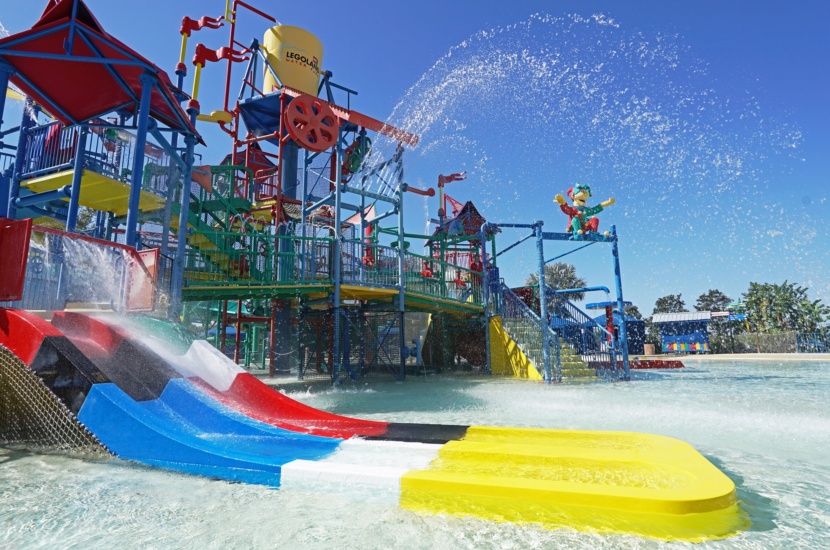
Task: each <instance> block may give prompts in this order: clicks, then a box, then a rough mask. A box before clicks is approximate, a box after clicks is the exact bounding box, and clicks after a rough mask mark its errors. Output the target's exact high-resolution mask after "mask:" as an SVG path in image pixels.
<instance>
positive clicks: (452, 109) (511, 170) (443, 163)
mask: <svg viewBox="0 0 830 550" xmlns="http://www.w3.org/2000/svg"><path fill="white" fill-rule="evenodd" d="M712 80H713V79H712V78H711V77H709V76H708V74H707V70H706V66H705V64H704V63H703V62H701V61H700V60H698V59H696V58H695V56H694V55H693V53H692V52H691V51H690V48H689V47H688V46H686V45H684V43H683V41H682V39H681V38H680V37H679V36H677V35H662V34H658V35H654V36H646V35H645V34H643V33H640V32H636V31H631V30H627V29H626V28H624V26H622V25H621V24H618V23H617V22H616V21H614V20H613V19H611V18H609V17H606V16H603V15H594V16H592V17H582V16H579V15H570V16H565V17H552V16H549V15H541V14H536V15H533V16H531V17H529V18H528V19H527V20H525V21H522V22H520V23H517V24H514V25H508V26H505V27H501V28H495V29H491V30H487V31H481V32H479V33H477V34H475V35H473V36H472V37H470V38H469V39H468V40H465V41H464V42H462V43H461V44H459V45H458V46H456V47H454V48H452V49H451V50H450V51H449V52H448V53H447V54H446V55H445V56H444V57H443V58H441V59H439V60H438V61H437V62H436V63H435V64H434V66H433V67H432V68H431V69H430V70H429V71H427V72H426V73H425V74H424V75H423V76H422V77H421V78H420V79H419V80H418V81H417V82H416V84H415V85H414V86H412V88H411V89H410V90H409V91H408V92H407V93H406V94H405V96H404V97H403V98H402V100H401V101H400V102H399V104H398V105H397V106H396V108H395V109H394V112H393V114H392V116H391V117H390V120H391V122H392V123H393V124H394V125H395V126H397V127H400V128H403V129H405V130H407V131H409V132H412V133H415V134H418V135H419V136H421V142H420V145H419V146H418V148H416V149H415V150H414V151H412V152H411V153H410V154H409V157H408V159H407V163H408V164H407V181H408V182H411V183H413V184H416V185H424V186H429V185H434V182H435V177H436V175H437V174H439V173H448V172H450V171H460V170H467V171H468V174H469V179H468V181H467V182H466V184H465V185H464V186H463V189H458V190H457V191H456V193H457V195H461V196H463V197H465V198H469V199H472V200H473V201H474V202H476V204H477V205H479V206H480V208H481V210H482V213H483V214H484V216H485V217H487V218H488V219H490V220H492V221H505V222H531V221H533V220H537V219H543V220H545V221H546V226H545V229H546V230H548V231H562V230H564V226H565V224H566V219H565V218H564V216H563V215H562V214H561V213H560V212H559V211H558V209H556V208H555V207H554V205H553V204H552V203H551V200H552V198H553V196H554V195H555V194H556V193H563V194H564V192H565V190H567V189H568V187H571V186H572V185H573V184H574V183H575V182H583V183H589V184H590V185H591V187H592V189H593V191H594V197H593V199H591V200H592V201H594V202H592V203H591V204H594V203H598V202H600V201H603V200H605V199H606V198H608V197H609V196H614V197H615V198H616V199H617V200H618V204H616V205H614V206H613V207H611V208H610V209H609V210H608V212H606V213H604V214H602V215H601V224H600V228H601V230H606V229H607V228H608V227H609V226H610V225H611V224H616V225H617V227H618V230H619V232H620V234H621V235H622V236H623V238H624V239H625V245H624V247H625V249H626V250H628V251H629V253H631V254H632V255H633V256H634V259H635V260H637V262H638V263H639V262H643V263H646V264H650V265H649V271H648V274H649V276H646V277H644V278H645V280H643V281H640V282H641V284H646V285H648V284H651V285H656V284H660V283H659V282H658V281H663V279H664V278H665V277H666V276H667V275H669V274H670V273H671V272H672V271H674V270H675V269H676V268H677V266H676V265H675V264H674V263H673V262H671V261H668V262H666V261H665V257H666V255H669V256H671V255H676V254H683V255H686V256H688V255H693V256H697V257H696V259H695V260H694V261H695V263H696V264H697V265H696V267H697V268H698V271H712V270H717V269H718V268H719V267H721V266H722V265H723V263H724V262H734V267H735V268H736V269H737V270H738V271H743V275H744V276H746V277H749V278H750V280H754V279H752V277H753V276H754V273H753V271H752V266H758V265H762V266H763V267H764V269H766V270H769V272H773V271H772V269H773V268H772V267H771V266H770V262H769V258H768V257H769V256H770V255H771V254H772V253H773V252H780V251H784V252H786V254H787V255H788V256H789V257H792V256H793V255H797V256H798V257H799V259H803V260H805V262H804V268H803V273H804V274H805V276H807V274H809V273H810V272H811V271H813V272H814V270H811V267H810V266H809V265H808V263H807V262H806V260H807V259H808V255H807V254H805V253H804V252H803V248H804V244H805V239H806V240H807V241H808V242H809V241H811V240H813V239H815V238H816V232H815V231H805V230H804V226H805V223H804V220H803V219H800V218H799V217H797V216H782V214H783V212H784V210H783V208H784V206H783V205H779V204H775V203H774V201H771V200H770V196H771V194H772V191H771V187H772V186H773V184H772V183H771V182H772V181H773V180H774V179H775V178H780V177H781V176H782V174H783V173H784V172H785V171H787V170H789V169H790V166H791V163H793V162H794V161H796V160H797V158H796V157H797V155H798V154H799V147H800V145H801V142H802V135H801V132H800V130H799V129H798V128H797V127H795V126H794V125H793V124H791V123H790V122H788V121H786V120H776V118H775V117H774V116H772V115H771V114H769V113H766V112H765V111H764V108H763V106H762V101H761V100H760V99H758V98H756V97H755V96H754V95H753V94H752V93H751V92H746V93H743V94H731V95H730V94H727V93H725V92H720V91H718V90H717V89H716V87H715V85H714V83H713V82H712ZM392 146H393V145H392V144H391V143H379V144H378V145H377V146H376V149H377V150H378V151H379V152H380V151H384V153H383V154H384V155H385V156H387V157H388V156H389V151H390V150H391V148H392ZM416 182H417V183H416ZM458 187H461V186H460V185H459V186H458ZM450 192H451V193H452V192H453V191H452V190H451V191H450ZM412 210H414V209H410V210H409V211H410V212H411V211H412ZM418 225H420V223H419V224H418ZM806 225H808V226H809V222H808V223H807V224H806ZM560 226H561V227H560ZM773 229H774V231H772V230H773ZM815 244H818V243H817V242H816V243H815ZM690 253H691V254H690ZM531 255H532V254H531ZM661 255H662V256H663V258H662V261H661V258H660V256H661ZM778 258H781V259H780V261H781V262H782V264H781V265H782V266H784V265H789V264H791V263H792V262H786V263H784V262H785V259H784V258H783V257H782V256H781V255H779V256H778ZM523 261H524V263H522V262H519V265H520V269H524V273H527V272H528V271H530V270H532V266H533V262H534V261H535V260H533V259H532V258H524V259H523ZM684 261H688V258H686V259H685V260H684ZM778 261H779V260H777V259H776V260H775V261H773V262H772V263H776V262H778ZM815 261H820V260H819V259H815ZM796 263H798V262H796ZM721 268H722V267H721ZM643 275H644V276H645V275H646V273H644V274H643ZM803 278H804V277H802V280H803ZM742 284H743V285H745V284H746V282H744V283H742ZM742 288H745V286H742Z"/></svg>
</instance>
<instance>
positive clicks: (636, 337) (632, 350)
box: [594, 311, 646, 355]
mask: <svg viewBox="0 0 830 550" xmlns="http://www.w3.org/2000/svg"><path fill="white" fill-rule="evenodd" d="M594 321H596V322H597V323H598V324H599V325H600V326H603V327H604V326H605V315H599V316H597V317H594ZM614 333H615V334H616V336H617V337H619V335H620V314H619V313H618V312H616V311H615V312H614ZM625 336H626V340H628V355H643V354H644V353H645V344H646V322H645V321H643V320H642V319H636V318H634V317H631V316H629V315H626V316H625Z"/></svg>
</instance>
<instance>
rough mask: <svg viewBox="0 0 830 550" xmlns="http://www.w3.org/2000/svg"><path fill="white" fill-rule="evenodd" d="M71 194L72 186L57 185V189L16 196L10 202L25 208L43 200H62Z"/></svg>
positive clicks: (43, 201)
mask: <svg viewBox="0 0 830 550" xmlns="http://www.w3.org/2000/svg"><path fill="white" fill-rule="evenodd" d="M71 196H72V186H71V185H64V186H63V187H59V188H58V189H53V190H51V191H44V192H43V193H35V194H34V195H29V196H28V197H17V198H16V199H14V200H13V201H12V203H13V204H14V206H15V207H16V208H26V207H31V206H35V205H38V204H43V203H45V202H50V201H55V200H62V199H65V198H67V197H71Z"/></svg>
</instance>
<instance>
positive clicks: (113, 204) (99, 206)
mask: <svg viewBox="0 0 830 550" xmlns="http://www.w3.org/2000/svg"><path fill="white" fill-rule="evenodd" d="M73 173H74V171H73V170H65V171H63V172H56V173H54V174H48V175H46V176H41V177H39V178H34V179H30V180H26V181H24V182H21V184H20V187H21V188H23V189H28V190H29V191H32V192H34V193H42V192H43V191H52V190H54V189H60V188H61V187H63V186H65V185H71V184H72V174H73ZM64 200H67V201H68V200H69V199H64ZM129 200H130V185H129V184H128V183H124V182H122V181H118V180H116V179H113V178H110V177H108V176H104V175H102V174H98V173H96V172H93V171H91V170H84V172H83V175H82V177H81V196H80V198H79V199H78V203H79V204H80V205H81V206H86V207H89V208H94V209H95V210H102V211H104V212H114V213H115V215H116V216H125V215H126V214H127V208H128V206H129ZM138 207H139V210H141V211H142V212H152V211H154V210H160V209H162V208H164V198H162V197H160V196H158V195H154V194H153V193H150V192H148V191H141V198H140V199H139V203H138Z"/></svg>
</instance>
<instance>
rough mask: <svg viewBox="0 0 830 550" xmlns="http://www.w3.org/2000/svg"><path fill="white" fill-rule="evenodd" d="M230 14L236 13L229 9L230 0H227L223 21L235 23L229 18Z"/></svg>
mask: <svg viewBox="0 0 830 550" xmlns="http://www.w3.org/2000/svg"><path fill="white" fill-rule="evenodd" d="M232 15H236V12H233V11H231V0H227V1H226V2H225V21H227V22H228V23H230V24H234V23H236V20H234V19H233V18H231V16H232Z"/></svg>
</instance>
